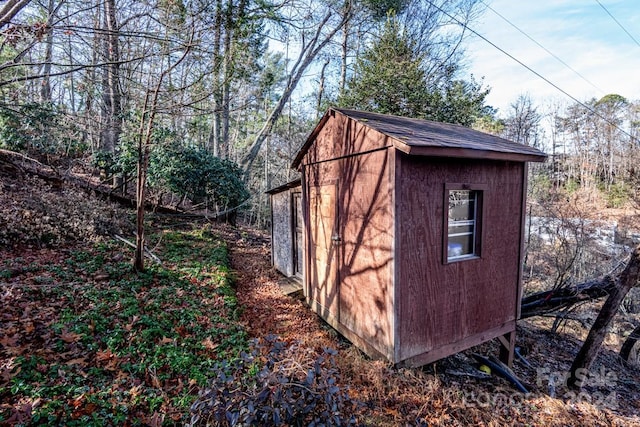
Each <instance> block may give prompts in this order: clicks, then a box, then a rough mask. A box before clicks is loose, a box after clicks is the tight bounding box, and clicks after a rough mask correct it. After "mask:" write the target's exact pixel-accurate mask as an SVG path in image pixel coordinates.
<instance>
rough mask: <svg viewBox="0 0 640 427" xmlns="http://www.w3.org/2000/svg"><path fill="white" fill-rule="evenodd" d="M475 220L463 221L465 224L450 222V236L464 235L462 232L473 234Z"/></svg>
mask: <svg viewBox="0 0 640 427" xmlns="http://www.w3.org/2000/svg"><path fill="white" fill-rule="evenodd" d="M473 226H474V224H473V222H471V223H467V222H465V223H463V224H460V225H459V224H455V223H454V224H451V223H449V236H452V235H462V234H473Z"/></svg>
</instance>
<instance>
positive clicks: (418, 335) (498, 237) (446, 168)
mask: <svg viewBox="0 0 640 427" xmlns="http://www.w3.org/2000/svg"><path fill="white" fill-rule="evenodd" d="M524 171H525V164H524V163H517V162H503V161H487V160H482V161H480V160H463V159H450V158H427V157H415V156H414V157H411V156H407V155H403V154H402V155H401V154H399V155H398V161H397V169H396V176H397V183H396V192H397V194H396V221H397V224H396V230H397V232H396V250H395V256H396V262H397V271H396V283H395V289H396V304H397V307H396V311H397V313H398V320H397V331H398V343H399V347H398V348H397V349H396V351H397V353H396V357H397V358H398V359H400V360H404V359H408V358H411V357H415V356H417V355H420V354H423V353H426V352H430V351H434V350H436V349H438V348H440V347H443V346H447V345H451V343H455V342H459V341H462V340H464V339H465V338H468V337H470V336H473V335H478V334H482V333H483V332H484V331H489V330H492V329H493V330H495V329H496V328H499V327H500V326H501V325H504V324H505V323H509V322H513V321H514V320H515V319H516V316H517V297H518V288H519V286H520V269H519V262H520V245H521V228H520V227H521V218H522V209H523V207H522V200H523V199H522V194H523V193H522V192H523V185H524V182H523V176H524ZM446 183H468V184H470V186H471V187H472V188H473V187H474V185H480V186H482V187H483V188H484V191H483V215H482V242H481V245H482V252H481V253H482V256H481V258H479V259H472V260H464V261H459V262H454V263H446V262H444V261H443V238H442V236H443V233H445V232H446V230H445V225H444V224H445V220H444V216H445V215H446V209H447V207H446V206H444V205H445V202H444V186H445V184H446Z"/></svg>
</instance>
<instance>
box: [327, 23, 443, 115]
mask: <svg viewBox="0 0 640 427" xmlns="http://www.w3.org/2000/svg"><path fill="white" fill-rule="evenodd" d="M421 64H422V58H421V57H420V56H418V55H417V53H416V52H415V50H414V49H413V46H412V43H411V40H410V39H409V38H408V37H407V36H406V35H405V34H404V33H403V32H402V30H401V28H400V25H399V23H398V20H397V19H396V18H395V17H389V18H388V19H387V21H386V22H385V24H384V28H383V30H382V34H381V35H380V38H379V39H378V41H377V42H376V43H375V44H374V45H373V46H372V47H371V48H370V49H369V50H367V51H366V52H364V54H363V55H362V57H361V58H359V59H358V60H357V62H356V64H355V72H354V75H353V76H352V77H351V79H349V81H348V82H347V88H346V90H345V93H344V94H343V96H341V97H340V99H339V100H338V104H339V105H340V106H341V107H347V108H357V109H361V110H367V111H375V112H378V113H384V114H395V115H400V116H409V117H426V116H428V115H429V114H428V113H429V111H428V109H429V106H430V105H433V104H437V101H438V100H437V99H432V98H434V97H437V94H432V93H429V92H428V91H427V86H426V73H425V71H424V70H423V68H422V65H421ZM434 95H435V96H434Z"/></svg>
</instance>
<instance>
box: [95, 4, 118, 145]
mask: <svg viewBox="0 0 640 427" xmlns="http://www.w3.org/2000/svg"><path fill="white" fill-rule="evenodd" d="M104 28H105V32H106V35H105V36H104V37H105V38H104V48H103V54H104V60H105V62H106V65H105V67H104V74H103V80H102V91H103V92H102V120H103V129H102V131H101V134H100V139H101V140H100V145H101V148H102V149H103V150H105V151H107V152H110V153H113V152H115V149H116V146H117V144H118V139H119V138H120V132H121V130H122V124H121V120H122V118H121V117H120V113H121V111H120V110H121V107H120V65H119V61H120V50H119V41H118V32H119V29H118V25H117V21H116V4H115V0H105V2H104Z"/></svg>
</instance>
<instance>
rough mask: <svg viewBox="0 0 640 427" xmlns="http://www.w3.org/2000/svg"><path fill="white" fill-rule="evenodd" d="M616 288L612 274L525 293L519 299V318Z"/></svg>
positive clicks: (601, 294) (563, 307) (542, 313)
mask: <svg viewBox="0 0 640 427" xmlns="http://www.w3.org/2000/svg"><path fill="white" fill-rule="evenodd" d="M615 288H616V280H615V278H614V277H612V276H604V277H602V278H600V279H595V280H589V281H587V282H583V283H579V284H577V285H572V286H564V287H561V288H557V289H551V290H548V291H542V292H536V293H534V294H531V295H527V296H525V297H524V298H522V300H521V315H520V318H521V319H526V318H528V317H533V316H541V315H544V314H549V313H554V312H557V311H560V310H564V309H567V308H569V307H571V306H573V305H575V304H578V303H580V302H584V301H590V300H596V299H599V298H604V297H606V296H608V295H609V294H610V293H611V292H612V291H613V290H614V289H615Z"/></svg>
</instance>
